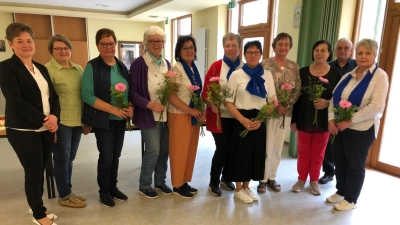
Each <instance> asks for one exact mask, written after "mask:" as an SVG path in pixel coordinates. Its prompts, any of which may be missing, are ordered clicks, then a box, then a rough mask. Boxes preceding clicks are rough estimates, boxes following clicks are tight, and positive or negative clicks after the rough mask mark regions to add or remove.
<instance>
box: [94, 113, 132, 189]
mask: <svg viewBox="0 0 400 225" xmlns="http://www.w3.org/2000/svg"><path fill="white" fill-rule="evenodd" d="M125 127H126V122H125V120H110V121H109V126H108V129H102V128H95V129H93V131H94V135H95V136H96V142H97V149H98V150H99V160H98V161H97V183H98V185H99V188H100V190H99V193H100V194H109V193H110V191H111V190H113V189H114V188H116V187H117V182H118V167H119V157H120V156H121V152H122V146H123V144H124V137H125Z"/></svg>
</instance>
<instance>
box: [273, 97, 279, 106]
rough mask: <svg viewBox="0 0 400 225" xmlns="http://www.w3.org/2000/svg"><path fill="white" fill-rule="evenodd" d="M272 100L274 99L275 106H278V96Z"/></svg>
mask: <svg viewBox="0 0 400 225" xmlns="http://www.w3.org/2000/svg"><path fill="white" fill-rule="evenodd" d="M272 100H273V101H274V105H275V106H278V104H279V103H278V98H277V97H276V96H274V97H273V98H272Z"/></svg>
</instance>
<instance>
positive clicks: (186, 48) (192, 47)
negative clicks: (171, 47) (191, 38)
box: [182, 46, 194, 52]
mask: <svg viewBox="0 0 400 225" xmlns="http://www.w3.org/2000/svg"><path fill="white" fill-rule="evenodd" d="M182 50H183V51H185V52H188V51H193V50H194V46H190V47H184V48H182Z"/></svg>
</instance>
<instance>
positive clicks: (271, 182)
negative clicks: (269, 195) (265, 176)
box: [267, 180, 281, 192]
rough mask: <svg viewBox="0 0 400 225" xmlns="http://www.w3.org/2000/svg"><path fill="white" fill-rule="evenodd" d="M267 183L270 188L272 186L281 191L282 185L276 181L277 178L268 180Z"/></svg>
mask: <svg viewBox="0 0 400 225" xmlns="http://www.w3.org/2000/svg"><path fill="white" fill-rule="evenodd" d="M267 185H268V187H269V188H271V189H272V190H273V191H276V192H280V191H281V185H279V184H278V183H276V181H275V180H268V181H267Z"/></svg>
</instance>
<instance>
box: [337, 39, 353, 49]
mask: <svg viewBox="0 0 400 225" xmlns="http://www.w3.org/2000/svg"><path fill="white" fill-rule="evenodd" d="M342 41H345V42H347V43H349V44H350V45H351V47H353V42H351V41H350V39H348V38H340V39H339V40H337V42H336V45H335V47H336V46H337V45H338V44H339V42H342Z"/></svg>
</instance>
